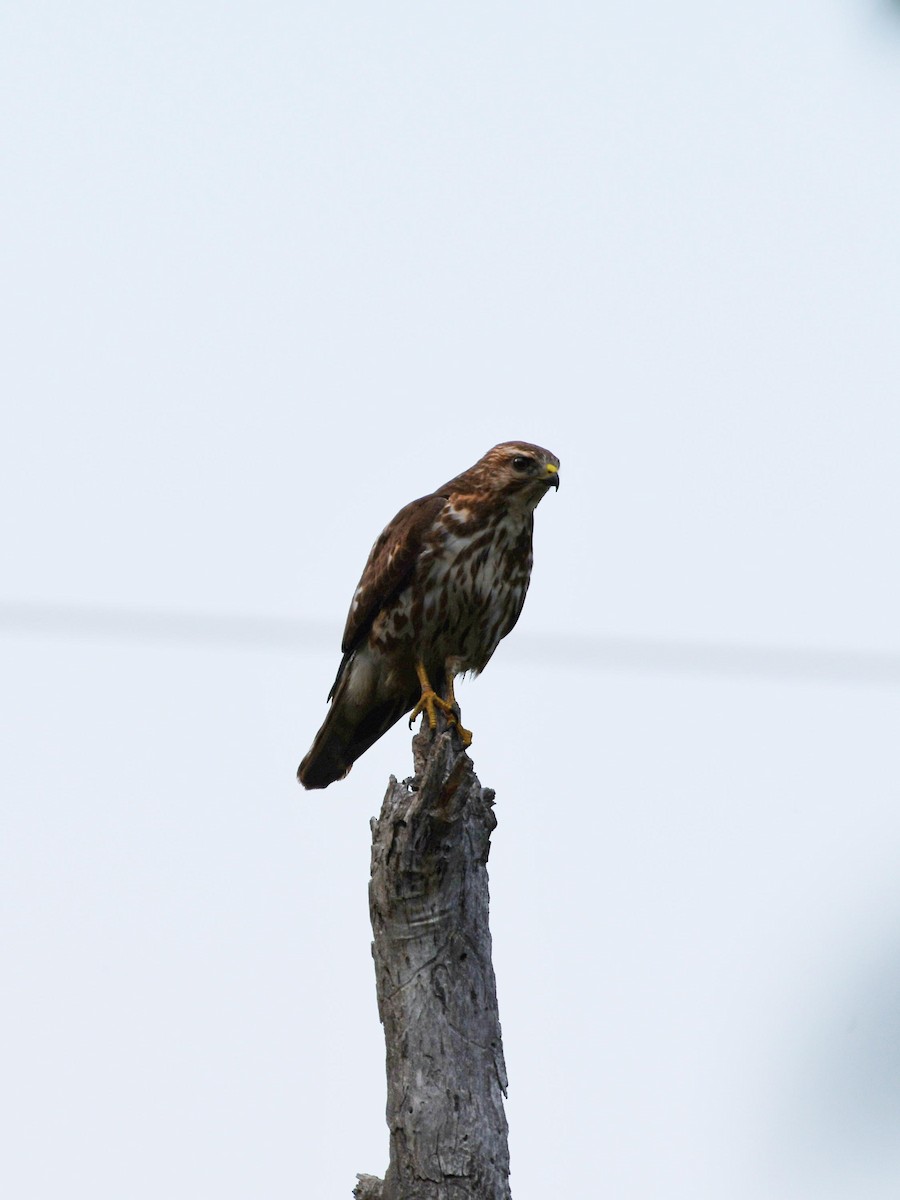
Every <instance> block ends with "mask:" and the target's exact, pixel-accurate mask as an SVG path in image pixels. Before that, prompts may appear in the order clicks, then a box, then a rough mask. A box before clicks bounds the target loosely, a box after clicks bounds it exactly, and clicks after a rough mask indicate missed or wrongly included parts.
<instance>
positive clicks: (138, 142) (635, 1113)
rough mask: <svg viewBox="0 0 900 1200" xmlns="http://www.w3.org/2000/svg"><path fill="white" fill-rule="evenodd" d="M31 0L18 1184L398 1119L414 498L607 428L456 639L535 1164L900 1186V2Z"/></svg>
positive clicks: (261, 1189) (14, 19) (16, 155)
mask: <svg viewBox="0 0 900 1200" xmlns="http://www.w3.org/2000/svg"><path fill="white" fill-rule="evenodd" d="M7 8H8V11H6V12H5V13H4V14H3V16H2V19H0V78H2V79H3V101H2V109H0V114H2V115H0V133H2V142H3V161H4V166H5V172H4V174H5V180H6V184H5V187H4V188H3V196H2V200H0V212H2V220H0V262H2V275H3V287H2V289H0V293H2V297H3V300H2V302H3V305H4V312H3V330H4V338H3V341H4V352H3V355H2V356H0V387H2V394H3V396H4V398H5V405H4V414H5V416H6V422H5V428H6V436H4V437H3V438H2V439H0V503H2V506H3V510H4V512H5V514H6V521H5V523H4V524H5V536H4V552H3V558H4V564H5V570H4V572H3V581H2V591H0V654H2V657H3V663H2V674H3V679H4V683H5V686H4V687H3V688H2V689H0V704H2V712H0V728H2V729H3V731H4V736H3V743H4V746H3V754H2V767H0V770H2V773H3V778H2V780H0V794H2V809H0V816H2V834H0V906H2V907H0V919H2V929H0V935H2V942H3V961H4V965H5V970H4V973H3V974H4V979H3V984H2V991H0V997H2V1001H0V1003H2V1008H3V1015H4V1019H3V1021H2V1026H0V1027H2V1034H0V1054H2V1063H3V1066H2V1071H0V1074H2V1078H3V1084H2V1085H0V1103H2V1105H3V1107H4V1111H3V1112H2V1114H0V1116H2V1126H3V1128H4V1130H5V1132H6V1136H7V1137H8V1139H9V1141H8V1144H7V1145H6V1146H5V1147H4V1149H3V1152H2V1154H0V1191H2V1193H3V1195H7V1196H11V1197H15V1198H16V1200H38V1198H39V1200H44V1198H45V1197H46V1198H50V1197H52V1198H53V1200H57V1198H58V1197H60V1196H66V1197H81V1196H84V1197H91V1200H122V1198H123V1197H126V1198H127V1200H144V1198H145V1197H146V1198H147V1200H150V1198H151V1197H152V1198H153V1200H159V1197H166V1198H167V1200H196V1198H197V1197H205V1196H216V1197H218V1198H220V1200H257V1198H258V1197H260V1196H266V1197H270V1198H273V1200H274V1198H276V1197H284V1198H285V1200H287V1198H288V1197H297V1196H310V1197H313V1196H314V1197H316V1200H331V1198H332V1197H333V1198H335V1200H339V1198H341V1197H348V1196H349V1194H350V1189H351V1188H352V1186H353V1183H354V1178H355V1174H356V1172H357V1171H366V1172H370V1173H373V1174H380V1173H382V1172H383V1169H384V1167H385V1165H386V1162H387V1129H386V1126H385V1124H384V1095H385V1093H384V1075H383V1052H384V1047H383V1039H382V1034H381V1030H380V1027H379V1025H378V1021H377V1013H376V1009H375V995H374V976H373V971H372V964H371V958H370V953H369V941H370V930H369V926H368V908H367V896H366V887H367V882H368V870H369V828H368V821H369V818H370V817H371V816H372V815H373V814H374V813H376V812H377V810H378V808H379V806H380V803H381V798H382V796H383V793H384V789H385V786H386V782H387V778H388V776H389V774H390V773H394V774H396V775H398V776H403V775H404V774H407V773H408V771H409V769H410V753H409V740H408V732H407V731H406V729H405V727H404V726H403V725H399V726H398V727H397V728H396V729H395V730H393V731H392V732H391V733H390V734H388V735H387V736H386V737H385V738H384V739H383V740H382V741H381V742H380V743H378V745H377V746H375V747H374V748H373V749H372V750H371V751H370V752H369V753H368V754H367V755H366V756H365V757H364V758H363V759H362V760H361V761H360V762H359V763H357V765H356V766H355V767H354V770H353V772H352V774H351V775H350V776H349V778H348V779H347V780H346V781H345V782H343V783H340V784H336V785H334V786H333V787H331V788H330V789H329V790H328V791H327V792H324V793H315V794H305V793H303V792H302V791H301V790H300V789H299V788H298V787H297V784H296V781H295V779H294V772H295V770H296V766H297V763H298V762H299V760H300V758H301V757H302V755H303V753H305V751H306V750H307V748H308V746H309V743H310V742H311V740H312V737H313V735H314V733H315V731H316V729H317V728H318V726H319V724H320V723H321V720H322V719H323V717H324V714H325V708H326V706H325V696H326V693H327V691H328V688H329V686H330V684H331V681H332V679H333V676H334V671H335V669H336V667H337V663H338V660H339V643H340V634H341V628H342V626H343V621H344V618H345V615H346V611H347V607H348V604H349V600H350V597H351V594H352V591H353V588H354V586H355V584H356V581H357V579H358V577H359V573H360V571H361V569H362V566H363V563H364V560H365V556H366V554H367V552H368V549H369V547H370V545H371V543H372V541H373V540H374V538H375V536H376V535H377V533H378V532H379V531H380V529H381V528H382V527H383V525H384V524H385V523H386V522H387V520H389V519H390V517H391V516H392V515H393V514H394V513H395V512H396V511H397V509H399V508H400V507H401V506H402V505H403V504H405V503H406V502H407V501H409V500H410V499H412V498H414V497H416V496H419V495H422V494H423V493H425V492H428V491H430V490H431V489H432V488H434V487H435V486H437V485H438V484H440V483H441V482H443V481H444V480H445V479H447V478H449V477H450V476H452V475H454V474H456V473H457V472H459V471H461V470H462V469H464V468H465V467H467V466H469V465H471V464H472V463H473V462H474V461H475V460H476V459H477V458H479V457H480V456H481V454H482V453H483V452H484V451H485V450H486V449H487V448H488V447H490V446H491V445H493V444H494V443H496V442H498V441H503V440H507V439H513V438H521V439H526V440H529V441H534V442H538V443H540V444H542V445H544V446H547V447H549V448H550V449H551V450H552V451H553V452H554V453H555V454H557V455H558V456H559V458H560V460H561V463H562V466H561V471H560V476H561V487H560V490H559V492H558V493H557V494H553V495H551V496H549V497H548V498H547V499H546V500H545V501H544V502H543V503H542V505H541V507H540V509H539V510H538V512H537V514H536V539H535V541H536V545H535V569H534V574H533V578H532V587H531V592H530V594H529V597H528V601H527V603H526V606H525V611H524V614H523V617H522V620H521V621H520V624H519V627H518V628H517V629H516V631H515V632H514V634H513V635H512V636H511V637H510V639H509V640H508V642H507V643H504V645H502V646H501V648H500V649H499V650H498V652H497V654H496V656H495V658H494V660H493V661H492V663H491V665H490V667H489V669H488V671H487V672H486V673H485V675H484V676H483V677H482V678H481V679H479V680H477V681H475V682H467V683H464V684H462V685H461V687H460V689H459V698H460V701H461V703H462V707H463V715H464V720H465V723H466V725H467V726H468V727H469V728H471V729H472V730H473V732H474V734H475V741H474V743H473V746H472V756H473V759H474V761H475V765H476V769H477V771H478V773H479V776H480V778H481V780H482V782H483V783H484V784H485V785H486V786H491V787H494V788H495V789H496V791H497V815H498V818H499V827H498V829H497V831H496V833H495V835H494V846H493V851H492V855H491V862H490V872H491V889H492V928H493V935H494V948H495V967H496V971H497V976H498V990H499V998H500V1009H501V1020H502V1023H503V1030H504V1038H505V1048H506V1059H507V1066H508V1069H509V1076H510V1095H509V1104H508V1115H509V1119H510V1126H511V1154H512V1168H513V1176H512V1184H513V1194H514V1196H515V1198H516V1200H547V1197H557V1196H565V1197H576V1196H588V1195H595V1194H596V1195H603V1196H609V1197H623V1198H626V1197H627V1198H628V1200H638V1198H640V1200H643V1198H645V1197H646V1198H647V1200H656V1198H657V1197H660V1196H666V1197H667V1200H675V1198H682V1197H683V1198H685V1200H688V1198H690V1200H720V1198H721V1197H723V1196H727V1197H729V1198H730V1200H813V1198H815V1200H859V1197H861V1196H864V1197H866V1200H881V1198H882V1197H884V1198H887V1197H891V1198H893V1197H895V1196H896V1195H897V1189H898V1187H900V868H898V862H900V781H898V753H897V746H898V734H897V730H898V719H900V623H898V618H897V614H898V611H900V568H898V554H897V514H898V508H900V472H898V467H897V460H898V446H900V402H898V391H900V338H898V324H897V321H898V311H900V221H898V213H900V164H898V153H900V10H898V7H897V5H896V4H891V3H888V0H818V2H817V3H813V2H812V0H789V2H787V3H785V2H784V0H760V2H759V3H757V4H755V5H752V6H744V7H740V6H734V5H723V4H721V3H713V2H712V0H686V3H683V4H681V5H679V6H675V7H673V6H672V5H671V4H664V3H662V2H661V0H649V2H648V3H647V4H644V5H638V6H627V5H612V4H599V5H598V4H596V3H594V4H587V3H568V2H565V0H563V2H561V3H557V4H553V5H550V4H546V3H545V4H530V5H519V4H499V3H487V4H478V5H475V4H468V3H462V4H456V5H453V6H443V7H440V6H433V5H422V4H417V5H413V4H387V5H378V4H374V5H373V4H366V5H363V4H356V3H351V4H344V5H309V4H302V3H293V4H282V3H270V4H266V3H263V4H256V5H250V4H247V3H243V2H241V0H237V2H236V3H234V4H231V5H226V6H222V5H211V4H206V3H194V4H190V3H189V4H187V5H185V4H179V5H174V4H170V3H159V2H157V3H154V4H153V5H150V4H148V3H144V2H142V0H136V2H135V3H130V4H122V3H118V4H103V3H96V2H94V0H86V2H85V3H82V4H79V5H76V6H72V5H66V4H62V3H59V2H58V0H48V2H47V3H41V4H30V5H18V6H7Z"/></svg>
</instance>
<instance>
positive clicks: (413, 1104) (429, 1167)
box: [354, 722, 510, 1200]
mask: <svg viewBox="0 0 900 1200" xmlns="http://www.w3.org/2000/svg"><path fill="white" fill-rule="evenodd" d="M423 724H425V723H424V722H423ZM413 759H414V767H415V775H414V776H413V778H412V779H407V780H404V781H403V782H401V783H398V782H397V780H396V779H394V778H393V777H391V781H390V785H389V786H388V790H387V793H386V795H385V798H384V803H383V805H382V808H381V815H380V816H379V817H378V819H377V820H373V821H372V878H371V882H370V884H369V909H370V914H371V918H372V931H373V933H374V942H373V945H372V953H373V957H374V959H375V977H376V991H377V995H378V1012H379V1016H380V1017H381V1022H382V1024H383V1026H384V1036H385V1044H386V1051H387V1123H388V1129H389V1131H390V1164H389V1166H388V1170H387V1173H386V1175H385V1178H384V1181H383V1183H382V1181H381V1180H378V1179H375V1178H374V1177H373V1176H370V1175H369V1176H358V1178H359V1183H358V1184H357V1187H356V1189H355V1190H354V1195H355V1196H356V1197H357V1200H510V1190H509V1149H508V1146H507V1123H506V1115H505V1113H504V1111H503V1097H504V1096H505V1095H506V1083H507V1081H506V1067H505V1064H504V1061H503V1047H502V1043H501V1039H500V1019H499V1016H498V1012H497V990H496V983H495V979H494V968H493V965H492V962H491V935H490V930H489V928H488V877H487V868H486V864H487V860H488V853H489V851H490V835H491V832H492V831H493V829H494V828H495V826H496V824H497V821H496V818H495V817H494V813H493V801H494V793H493V792H492V791H491V790H490V789H488V788H482V786H481V784H480V783H479V782H478V779H477V777H476V775H475V771H474V769H473V767H472V763H471V760H470V759H469V757H468V755H467V754H466V753H465V751H464V750H463V748H462V745H461V743H460V741H459V738H458V737H457V735H456V733H455V732H454V731H452V730H450V729H447V728H446V727H443V726H442V725H439V727H438V730H437V731H436V732H435V733H431V732H430V731H428V730H427V725H426V729H425V732H423V733H420V734H417V735H416V737H415V738H414V739H413Z"/></svg>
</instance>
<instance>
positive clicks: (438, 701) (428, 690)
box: [409, 663, 472, 747]
mask: <svg viewBox="0 0 900 1200" xmlns="http://www.w3.org/2000/svg"><path fill="white" fill-rule="evenodd" d="M416 675H418V677H419V684H420V685H421V688H422V695H421V696H420V697H419V702H418V704H417V705H416V707H415V708H414V709H413V710H412V712H411V713H410V715H409V727H410V729H411V728H412V724H413V721H415V719H416V717H418V716H419V715H420V714H421V713H425V715H426V716H427V717H428V728H429V729H431V730H432V731H433V730H435V729H436V728H437V713H436V712H435V709H436V708H439V709H440V710H441V712H442V713H444V715H445V716H446V718H447V722H448V724H450V725H452V726H453V727H454V728H455V730H456V732H457V733H458V734H459V737H460V741H461V742H462V744H463V745H464V746H466V747H468V746H471V745H472V734H471V733H470V732H469V730H468V729H464V728H463V726H462V725H461V724H460V722H459V721H458V720H457V717H456V713H455V712H454V711H453V710H454V709H455V707H456V697H455V696H454V694H453V680H452V679H451V680H450V687H449V689H448V690H449V692H450V697H449V699H447V700H444V699H442V698H441V697H440V696H439V695H438V694H437V692H436V691H435V690H434V688H433V687H432V686H431V683H430V682H429V680H428V674H427V672H426V670H425V666H424V664H423V663H416Z"/></svg>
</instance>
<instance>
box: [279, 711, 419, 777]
mask: <svg viewBox="0 0 900 1200" xmlns="http://www.w3.org/2000/svg"><path fill="white" fill-rule="evenodd" d="M413 703H415V701H413V702H412V703H410V704H406V703H405V701H404V700H401V701H400V702H399V703H398V701H397V700H396V699H392V700H385V701H382V702H381V703H378V704H374V705H372V706H371V707H370V708H368V709H367V710H366V711H365V713H364V714H363V716H362V719H361V720H355V719H354V717H355V715H356V714H355V713H353V712H351V711H349V708H350V706H349V705H347V704H346V703H342V702H341V697H340V696H336V697H335V699H334V701H333V702H332V705H331V708H330V709H329V710H328V716H327V717H326V718H325V721H324V723H323V725H322V728H321V729H320V730H319V732H318V733H317V734H316V736H315V740H314V741H313V744H312V747H311V748H310V751H309V753H308V754H307V756H306V757H305V758H304V760H303V762H302V763H301V764H300V767H299V769H298V771H297V778H298V779H299V780H300V782H301V783H302V784H303V786H304V787H305V788H308V789H313V788H325V787H328V785H329V784H330V783H334V782H335V781H336V780H338V779H343V778H344V776H345V775H347V774H348V772H349V771H350V768H351V767H352V766H353V764H354V763H355V762H356V760H357V759H358V758H359V756H360V755H361V754H365V752H366V751H367V750H368V749H369V747H370V746H371V745H373V744H374V743H375V742H377V741H378V739H379V738H380V737H381V736H382V735H383V734H385V733H387V731H388V730H389V729H390V727H391V726H392V725H394V724H396V722H397V721H399V720H400V718H401V717H402V716H403V714H404V713H405V712H408V711H409V710H410V709H411V708H412V706H413Z"/></svg>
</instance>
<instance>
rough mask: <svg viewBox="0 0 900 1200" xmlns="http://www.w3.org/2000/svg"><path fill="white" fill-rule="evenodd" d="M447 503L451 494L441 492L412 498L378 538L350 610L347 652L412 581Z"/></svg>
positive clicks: (344, 648) (360, 639) (345, 641)
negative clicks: (430, 534)
mask: <svg viewBox="0 0 900 1200" xmlns="http://www.w3.org/2000/svg"><path fill="white" fill-rule="evenodd" d="M446 505H447V496H446V495H444V494H441V492H431V493H429V495H427V496H421V497H419V499H418V500H412V501H411V502H410V503H409V504H406V505H404V507H403V508H401V509H400V511H399V512H398V513H397V515H396V516H395V517H394V519H393V520H392V521H389V522H388V524H387V525H386V526H385V527H384V529H383V530H382V531H381V533H380V534H379V535H378V537H377V538H376V539H375V544H374V545H373V547H372V549H371V551H370V552H369V557H368V559H367V561H366V565H365V567H364V568H363V573H362V576H361V577H360V581H359V583H358V584H357V587H356V591H355V592H354V593H353V600H352V601H351V603H350V612H349V613H348V614H347V624H346V626H345V628H344V637H343V641H342V643H341V649H342V650H343V651H344V653H345V654H349V653H350V652H351V651H352V650H353V649H354V648H355V647H356V646H357V645H359V643H360V642H361V641H362V639H363V638H364V637H365V635H366V634H367V633H368V631H369V629H370V628H371V626H372V622H373V621H374V619H375V617H376V616H377V615H378V613H379V612H380V610H381V609H382V608H384V606H385V605H386V604H389V603H390V601H391V600H392V599H393V598H394V597H395V596H396V595H397V593H398V592H399V591H400V590H401V589H402V588H403V587H405V586H406V584H407V583H408V582H409V580H410V579H411V577H412V574H413V571H414V570H415V566H416V562H417V560H418V558H419V555H420V554H421V552H422V550H423V548H424V547H425V545H426V543H427V540H428V535H429V533H430V532H432V531H433V530H434V528H435V522H436V521H437V518H438V517H439V516H440V514H441V512H442V511H443V510H444V508H445V507H446Z"/></svg>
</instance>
